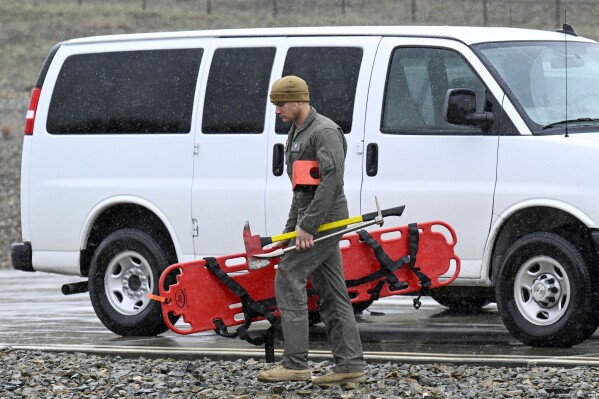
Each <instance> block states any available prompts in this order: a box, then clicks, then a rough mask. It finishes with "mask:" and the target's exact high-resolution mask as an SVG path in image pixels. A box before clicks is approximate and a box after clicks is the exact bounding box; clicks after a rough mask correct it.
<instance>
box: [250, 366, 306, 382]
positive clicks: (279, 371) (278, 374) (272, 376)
mask: <svg viewBox="0 0 599 399" xmlns="http://www.w3.org/2000/svg"><path fill="white" fill-rule="evenodd" d="M310 378H311V376H310V370H308V369H305V370H294V369H288V368H286V367H283V366H275V367H273V368H272V369H270V370H264V371H262V372H261V373H260V374H258V381H270V382H281V381H310Z"/></svg>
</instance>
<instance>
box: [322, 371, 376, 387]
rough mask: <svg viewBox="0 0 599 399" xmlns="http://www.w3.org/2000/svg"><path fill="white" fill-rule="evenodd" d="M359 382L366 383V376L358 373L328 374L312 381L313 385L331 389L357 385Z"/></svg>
mask: <svg viewBox="0 0 599 399" xmlns="http://www.w3.org/2000/svg"><path fill="white" fill-rule="evenodd" d="M360 382H366V375H365V374H364V373H362V372H359V373H330V374H327V375H323V376H322V377H316V378H313V379H312V383H313V384H314V385H319V386H324V387H332V386H333V385H344V384H348V383H354V384H358V383H360Z"/></svg>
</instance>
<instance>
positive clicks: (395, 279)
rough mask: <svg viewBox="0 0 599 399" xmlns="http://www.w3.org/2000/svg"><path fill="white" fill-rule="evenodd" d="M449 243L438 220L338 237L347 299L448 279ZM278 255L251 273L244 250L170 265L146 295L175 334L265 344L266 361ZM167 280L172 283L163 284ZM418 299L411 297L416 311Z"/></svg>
mask: <svg viewBox="0 0 599 399" xmlns="http://www.w3.org/2000/svg"><path fill="white" fill-rule="evenodd" d="M456 241H457V238H456V234H455V232H454V230H453V229H452V228H451V226H449V225H448V224H446V223H445V222H442V221H432V222H427V223H418V224H415V223H414V224H410V225H408V226H402V227H391V228H384V229H378V230H373V231H370V232H366V231H365V230H361V231H359V232H358V233H350V234H346V235H344V236H343V238H342V240H341V243H340V245H341V253H342V258H343V269H344V273H345V278H346V285H347V290H348V293H349V296H350V299H351V302H352V303H354V304H357V303H364V302H371V301H374V300H377V299H379V298H382V297H387V296H391V295H402V294H409V293H419V294H420V295H422V294H423V293H425V292H426V291H427V290H430V289H434V288H438V287H443V286H446V285H448V284H451V283H452V282H453V281H454V280H455V279H456V277H457V276H458V274H459V272H460V259H459V258H458V256H457V255H456V254H455V252H454V247H455V244H456ZM279 260H280V259H279V258H275V259H271V260H270V265H269V266H267V267H265V268H262V269H259V270H253V271H249V270H248V264H247V259H246V254H245V253H238V254H232V255H226V256H219V257H214V258H205V259H202V260H197V261H192V262H186V263H179V264H174V265H171V266H169V267H168V268H167V269H166V270H165V271H164V272H163V273H162V275H161V277H160V284H159V287H160V290H159V291H160V294H159V296H153V299H156V300H159V301H161V302H162V314H163V317H164V321H165V322H166V324H167V326H168V327H169V328H170V329H171V330H172V331H174V332H176V333H177V334H192V333H197V332H202V331H209V330H214V331H215V332H217V333H219V335H223V336H227V337H240V338H242V339H245V340H247V341H248V342H250V343H253V344H255V345H261V344H266V348H265V350H266V357H267V361H274V360H273V359H274V349H273V343H272V339H273V337H274V335H276V333H277V332H280V331H279V330H278V328H279V327H278V313H277V310H276V301H275V299H274V298H275V293H274V278H275V273H276V265H277V264H278V262H279ZM173 274H176V278H173ZM169 276H170V277H169ZM442 276H443V277H442ZM167 277H168V278H169V281H175V280H176V281H175V282H174V283H172V284H171V285H168V284H166V281H167ZM165 287H166V288H165ZM307 288H308V295H309V297H308V310H309V311H310V312H316V311H317V310H318V302H317V300H318V298H317V296H316V293H315V292H313V290H312V289H311V287H310V284H308V287H307ZM419 298H420V296H418V298H417V299H415V300H414V306H415V307H416V308H418V307H419V304H420V302H419ZM173 316H175V317H178V316H180V317H181V318H182V319H183V322H184V324H185V325H184V326H176V325H174V324H173V323H172V322H171V320H173V318H172V317H173ZM263 319H267V320H268V321H269V322H270V323H271V328H270V329H269V330H268V331H267V332H266V333H264V332H261V334H262V335H263V336H262V337H257V336H256V335H255V332H253V333H254V336H252V333H249V332H248V328H249V325H250V324H251V322H253V321H257V320H263ZM239 325H241V327H239V328H238V329H237V330H236V332H235V333H229V332H228V330H227V328H228V327H233V326H239Z"/></svg>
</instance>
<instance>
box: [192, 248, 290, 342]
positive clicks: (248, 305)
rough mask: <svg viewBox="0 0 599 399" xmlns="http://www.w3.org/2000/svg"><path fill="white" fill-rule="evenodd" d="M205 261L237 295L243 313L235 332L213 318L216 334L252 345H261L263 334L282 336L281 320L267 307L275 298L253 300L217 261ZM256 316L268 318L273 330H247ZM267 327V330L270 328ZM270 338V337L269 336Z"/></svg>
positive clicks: (210, 269)
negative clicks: (241, 321) (237, 338)
mask: <svg viewBox="0 0 599 399" xmlns="http://www.w3.org/2000/svg"><path fill="white" fill-rule="evenodd" d="M204 260H205V261H206V267H207V268H208V270H209V271H210V272H211V273H212V274H214V275H215V276H216V277H217V278H218V279H219V280H220V281H221V282H222V283H223V284H224V285H225V286H227V288H228V289H229V290H231V292H233V293H234V294H235V295H237V296H238V297H239V298H240V299H241V306H242V309H243V315H244V319H245V320H244V324H243V325H242V326H240V327H238V328H237V330H236V332H235V333H229V332H228V330H227V327H226V326H225V324H224V323H223V322H222V320H220V319H216V320H214V321H213V322H214V325H215V327H216V329H215V330H214V331H215V332H216V333H217V334H218V335H220V336H223V337H227V338H235V337H237V336H239V338H241V339H243V340H244V341H247V342H249V343H251V344H253V345H263V344H264V343H265V335H266V334H270V335H272V334H275V333H276V334H278V335H280V336H282V329H281V321H280V320H279V318H278V317H276V316H275V315H274V314H273V313H272V312H271V311H269V310H268V308H270V307H272V306H274V305H275V300H274V299H271V300H264V301H255V300H254V299H252V297H251V296H250V295H249V294H248V292H247V291H246V289H245V288H243V287H242V286H241V285H239V283H238V282H237V281H235V280H234V279H232V278H231V276H229V275H228V274H227V273H225V272H224V271H223V270H222V269H221V268H220V265H219V264H218V261H217V260H216V259H215V258H213V257H209V258H204ZM256 316H262V317H264V318H265V319H266V320H268V321H269V322H270V324H271V326H272V327H270V328H272V329H273V331H269V332H267V333H264V332H252V333H250V332H249V331H248V329H249V327H250V325H251V324H252V319H253V318H254V317H256ZM270 328H269V330H270ZM270 339H272V338H270Z"/></svg>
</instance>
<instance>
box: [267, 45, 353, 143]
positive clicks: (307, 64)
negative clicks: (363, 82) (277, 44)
mask: <svg viewBox="0 0 599 399" xmlns="http://www.w3.org/2000/svg"><path fill="white" fill-rule="evenodd" d="M362 54H363V51H362V49H361V48H358V47H292V48H290V49H289V51H288V52H287V57H286V58H285V65H284V67H283V76H287V75H296V76H299V77H300V78H302V79H304V80H305V81H306V83H307V84H308V87H309V89H310V104H311V105H312V106H313V107H314V108H315V109H316V111H318V113H319V114H322V115H324V116H326V117H328V118H331V119H332V120H333V121H334V122H335V123H337V124H338V125H339V126H340V127H341V128H342V129H343V131H344V132H345V133H349V132H350V131H351V128H352V120H353V114H354V101H355V98H356V86H357V85H358V74H359V72H360V64H361V63H362ZM289 127H290V125H289V124H288V123H287V124H286V123H283V122H282V121H281V120H280V119H279V118H277V122H276V127H275V129H276V132H277V133H287V131H288V130H289Z"/></svg>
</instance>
